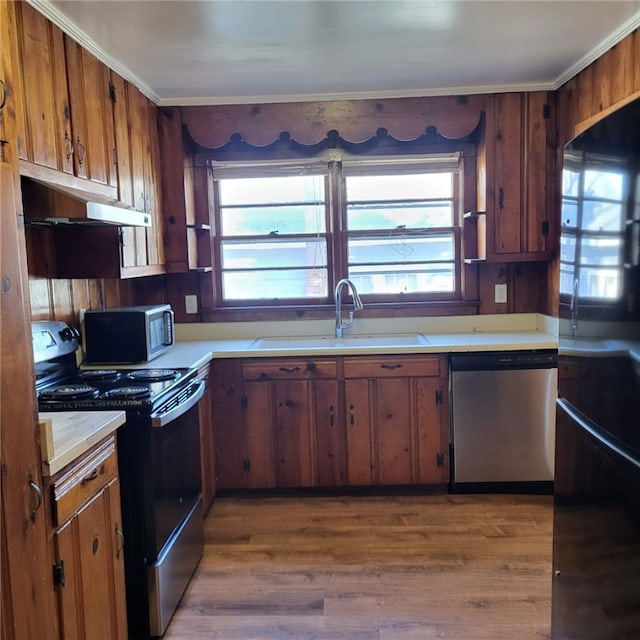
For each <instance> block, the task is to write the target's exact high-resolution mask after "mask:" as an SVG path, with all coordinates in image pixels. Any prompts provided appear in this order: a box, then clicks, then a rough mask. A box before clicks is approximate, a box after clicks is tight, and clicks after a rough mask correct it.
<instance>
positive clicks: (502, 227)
mask: <svg viewBox="0 0 640 640" xmlns="http://www.w3.org/2000/svg"><path fill="white" fill-rule="evenodd" d="M486 108H487V111H486V130H485V140H484V142H483V145H482V147H481V153H480V156H481V160H480V164H481V167H482V166H484V170H483V171H481V172H480V174H481V175H482V176H484V178H485V180H486V183H484V184H481V185H479V186H480V189H479V194H478V195H479V198H478V209H479V210H480V211H486V215H487V219H486V259H487V260H489V261H494V262H496V261H498V262H520V261H527V260H547V259H548V258H549V257H551V256H552V253H553V237H552V236H553V234H554V233H555V225H553V224H552V219H553V218H552V215H553V214H554V213H555V211H556V206H555V196H556V186H555V183H556V180H555V173H554V171H555V147H554V145H555V139H556V131H555V127H556V118H555V109H554V97H553V94H552V93H550V92H532V93H501V94H492V95H490V96H488V97H487V106H486ZM483 163H484V165H483Z"/></svg>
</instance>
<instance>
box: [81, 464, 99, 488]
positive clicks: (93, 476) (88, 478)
mask: <svg viewBox="0 0 640 640" xmlns="http://www.w3.org/2000/svg"><path fill="white" fill-rule="evenodd" d="M99 475H100V471H99V470H98V467H96V468H95V469H94V470H93V471H92V472H91V473H90V474H89V475H88V476H85V477H84V478H82V482H81V483H80V484H82V485H85V484H87V482H91V481H92V480H95V479H96V478H97V477H98V476H99Z"/></svg>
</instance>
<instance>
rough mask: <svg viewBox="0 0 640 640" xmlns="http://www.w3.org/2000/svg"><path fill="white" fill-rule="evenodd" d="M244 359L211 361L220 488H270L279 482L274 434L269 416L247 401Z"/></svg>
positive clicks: (217, 469)
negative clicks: (243, 374)
mask: <svg viewBox="0 0 640 640" xmlns="http://www.w3.org/2000/svg"><path fill="white" fill-rule="evenodd" d="M242 362H243V361H242V360H238V359H230V360H226V359H223V360H215V359H214V360H213V362H212V364H211V375H212V383H211V389H212V394H213V405H212V414H213V418H212V419H213V424H214V425H215V427H214V432H215V467H216V487H217V488H218V489H244V488H269V487H273V486H274V483H275V474H274V458H273V436H272V432H271V423H270V420H269V419H268V416H267V415H264V414H263V415H260V413H259V406H258V404H257V403H256V402H252V403H251V405H249V404H248V403H247V398H246V396H245V391H244V382H243V379H242Z"/></svg>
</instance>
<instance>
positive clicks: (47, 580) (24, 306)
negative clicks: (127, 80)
mask: <svg viewBox="0 0 640 640" xmlns="http://www.w3.org/2000/svg"><path fill="white" fill-rule="evenodd" d="M9 6H10V7H11V8H13V7H14V3H3V2H0V29H1V32H0V48H1V49H2V63H3V64H2V66H3V70H4V71H6V68H7V67H6V66H5V62H6V56H5V53H6V52H5V51H4V47H5V46H6V45H7V43H8V42H10V40H9V39H8V38H7V34H6V33H5V30H6V28H7V23H8V19H7V9H8V7H9ZM10 10H11V9H10ZM3 81H4V82H6V83H7V84H8V85H9V86H11V85H10V79H9V77H8V75H4V76H3ZM3 124H4V126H5V132H6V133H7V134H8V136H7V139H8V140H9V143H8V144H7V145H5V149H4V153H3V155H2V158H0V245H1V246H0V278H1V281H2V285H3V286H2V288H1V290H0V296H1V302H0V326H1V330H0V371H1V374H0V383H1V384H0V398H1V401H0V424H2V438H1V440H0V465H1V468H2V482H1V483H0V488H1V491H2V497H1V500H0V507H1V512H2V523H1V525H0V527H1V530H2V535H1V536H0V540H1V542H2V545H1V547H2V551H1V556H0V562H2V572H1V576H0V578H1V581H2V584H1V591H2V616H1V617H2V633H3V638H5V637H6V638H7V639H10V638H43V639H49V638H55V637H57V629H58V620H57V616H56V610H55V594H54V590H53V584H52V581H51V563H50V562H49V552H48V538H47V526H46V519H45V513H44V510H43V508H42V501H41V497H42V472H41V467H40V459H39V455H38V449H37V446H36V421H35V415H36V411H37V409H36V398H35V378H34V371H33V363H32V361H31V358H29V357H26V356H25V354H28V353H31V350H32V342H31V331H30V317H29V315H28V311H29V304H28V300H29V294H28V283H27V276H26V272H27V270H26V266H25V265H26V251H25V243H24V233H23V230H22V228H21V219H20V216H19V215H18V206H17V202H18V201H19V197H20V195H19V190H18V189H17V188H16V187H17V184H19V183H18V182H17V180H16V176H17V171H18V169H17V166H16V164H17V158H16V150H15V145H13V144H12V142H11V141H12V140H13V139H14V137H13V129H14V127H13V123H12V121H11V117H10V111H6V112H4V113H3Z"/></svg>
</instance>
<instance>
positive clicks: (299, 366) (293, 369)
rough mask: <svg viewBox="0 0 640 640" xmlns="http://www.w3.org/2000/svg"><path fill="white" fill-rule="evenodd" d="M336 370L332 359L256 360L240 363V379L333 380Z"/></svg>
mask: <svg viewBox="0 0 640 640" xmlns="http://www.w3.org/2000/svg"><path fill="white" fill-rule="evenodd" d="M336 370H337V365H336V361H335V360H332V359H323V358H313V359H301V358H292V359H290V360H289V359H287V360H268V359H256V360H247V361H245V362H243V363H242V378H243V379H244V380H288V379H291V380H293V379H301V378H302V379H314V378H335V377H336Z"/></svg>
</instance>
